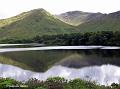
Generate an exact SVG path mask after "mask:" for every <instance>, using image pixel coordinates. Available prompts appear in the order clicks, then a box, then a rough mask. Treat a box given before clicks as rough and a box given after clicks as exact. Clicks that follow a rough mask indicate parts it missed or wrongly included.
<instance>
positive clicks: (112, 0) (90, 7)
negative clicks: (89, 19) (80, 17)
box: [0, 0, 120, 18]
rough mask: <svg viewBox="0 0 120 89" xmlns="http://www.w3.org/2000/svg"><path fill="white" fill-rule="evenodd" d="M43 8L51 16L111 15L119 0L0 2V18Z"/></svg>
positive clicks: (16, 0)
mask: <svg viewBox="0 0 120 89" xmlns="http://www.w3.org/2000/svg"><path fill="white" fill-rule="evenodd" d="M37 8H44V9H45V10H47V11H49V12H50V13H52V14H60V13H64V12H67V11H74V10H79V11H85V12H101V13H111V12H115V11H118V10H120V0H0V18H8V17H12V16H15V15H17V14H20V13H22V12H26V11H29V10H32V9H37Z"/></svg>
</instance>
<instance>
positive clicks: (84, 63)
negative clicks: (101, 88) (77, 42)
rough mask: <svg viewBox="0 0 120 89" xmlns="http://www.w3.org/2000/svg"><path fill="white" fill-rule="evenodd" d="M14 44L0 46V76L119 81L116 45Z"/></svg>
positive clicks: (104, 81) (118, 60)
mask: <svg viewBox="0 0 120 89" xmlns="http://www.w3.org/2000/svg"><path fill="white" fill-rule="evenodd" d="M3 46H4V45H2V47H3ZM14 46H15V47H14ZM14 46H13V45H12V47H11V45H6V46H4V48H2V47H1V48H0V77H11V78H14V79H16V80H20V81H24V80H28V79H30V78H37V79H40V80H45V79H47V78H48V77H55V76H60V77H64V78H66V79H75V78H81V79H84V80H88V81H95V82H96V83H98V84H103V85H110V84H111V83H113V82H115V83H120V50H119V47H109V46H107V47H106V46H54V47H53V46H52V47H39V46H37V47H29V46H28V47H23V45H19V46H22V47H18V45H17V47H16V45H14Z"/></svg>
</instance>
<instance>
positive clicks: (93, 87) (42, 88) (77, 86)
mask: <svg viewBox="0 0 120 89" xmlns="http://www.w3.org/2000/svg"><path fill="white" fill-rule="evenodd" d="M11 86H13V87H12V89H16V88H15V87H16V86H17V87H18V88H17V89H120V85H119V84H116V83H113V84H111V86H104V85H97V84H96V83H95V82H90V81H84V80H81V79H74V80H70V81H68V80H66V79H64V78H60V77H54V78H48V79H47V80H46V81H40V80H37V79H30V80H28V81H26V82H24V83H23V82H19V81H16V80H14V79H10V78H0V89H8V88H10V89H11Z"/></svg>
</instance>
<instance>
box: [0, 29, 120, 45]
mask: <svg viewBox="0 0 120 89" xmlns="http://www.w3.org/2000/svg"><path fill="white" fill-rule="evenodd" d="M0 42H1V43H41V44H45V45H70V46H74V45H76V46H77V45H104V46H107V45H108V46H120V32H119V31H116V32H114V31H98V32H86V33H71V34H57V35H43V36H39V35H37V36H35V37H33V38H31V39H21V40H20V39H19V40H17V39H5V40H2V41H0Z"/></svg>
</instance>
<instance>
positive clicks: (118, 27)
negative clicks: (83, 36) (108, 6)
mask: <svg viewBox="0 0 120 89" xmlns="http://www.w3.org/2000/svg"><path fill="white" fill-rule="evenodd" d="M78 28H79V30H80V31H81V32H96V31H120V11H117V12H114V13H110V14H104V15H103V16H102V17H101V18H98V19H93V20H91V21H88V22H85V23H82V24H80V25H79V26H78Z"/></svg>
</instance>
